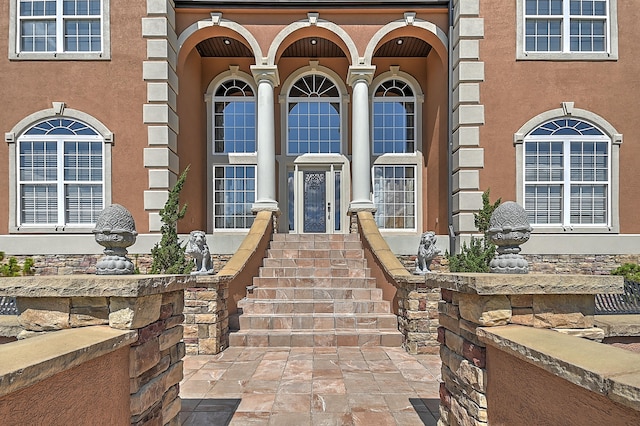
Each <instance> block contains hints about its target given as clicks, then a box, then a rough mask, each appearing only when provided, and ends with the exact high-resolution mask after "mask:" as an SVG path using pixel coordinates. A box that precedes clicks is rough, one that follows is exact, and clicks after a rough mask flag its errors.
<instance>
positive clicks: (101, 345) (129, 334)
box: [0, 326, 137, 397]
mask: <svg viewBox="0 0 640 426" xmlns="http://www.w3.org/2000/svg"><path fill="white" fill-rule="evenodd" d="M136 338H137V333H136V332H134V331H122V330H115V329H113V328H110V327H107V326H94V327H83V328H74V329H70V330H61V331H57V332H55V333H47V334H44V335H41V336H36V337H32V338H30V339H26V340H20V341H17V342H12V343H7V344H5V345H2V350H1V351H0V397H2V396H4V395H7V394H10V393H12V392H15V391H17V390H20V389H23V388H25V387H27V386H31V385H33V384H36V383H38V382H40V381H42V380H44V379H47V378H49V377H51V376H53V375H54V374H57V373H60V372H62V371H66V370H69V369H71V368H73V367H76V366H78V365H80V364H83V363H85V362H87V361H90V360H92V359H95V358H98V357H100V356H103V355H106V354H108V353H111V352H113V351H115V350H117V349H120V348H122V347H124V346H127V345H130V344H131V343H133V342H135V340H136Z"/></svg>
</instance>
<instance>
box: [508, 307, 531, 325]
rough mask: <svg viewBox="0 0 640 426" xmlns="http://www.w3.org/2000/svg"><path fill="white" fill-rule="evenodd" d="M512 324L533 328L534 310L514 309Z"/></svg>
mask: <svg viewBox="0 0 640 426" xmlns="http://www.w3.org/2000/svg"><path fill="white" fill-rule="evenodd" d="M509 322H510V323H511V324H519V325H525V326H527V327H533V322H534V321H533V308H512V311H511V320H509Z"/></svg>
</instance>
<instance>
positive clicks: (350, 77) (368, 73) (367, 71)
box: [347, 65, 376, 86]
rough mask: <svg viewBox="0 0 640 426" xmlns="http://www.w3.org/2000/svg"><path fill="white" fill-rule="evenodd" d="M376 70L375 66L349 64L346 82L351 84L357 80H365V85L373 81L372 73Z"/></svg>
mask: <svg viewBox="0 0 640 426" xmlns="http://www.w3.org/2000/svg"><path fill="white" fill-rule="evenodd" d="M375 72H376V67H375V66H366V65H361V66H350V67H349V73H348V74H347V82H348V83H349V86H353V85H354V84H355V83H356V82H357V81H358V80H365V81H366V82H367V85H369V84H371V82H372V81H373V75H374V74H375Z"/></svg>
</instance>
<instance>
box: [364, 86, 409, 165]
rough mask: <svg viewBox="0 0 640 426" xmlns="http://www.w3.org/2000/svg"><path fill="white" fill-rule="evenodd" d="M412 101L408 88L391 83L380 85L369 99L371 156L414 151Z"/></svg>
mask: <svg viewBox="0 0 640 426" xmlns="http://www.w3.org/2000/svg"><path fill="white" fill-rule="evenodd" d="M415 112H416V100H415V97H414V96H413V90H412V89H411V86H409V85H408V84H407V83H405V82H404V81H402V80H398V79H391V80H387V81H385V82H383V83H382V84H380V85H379V86H378V87H377V88H376V91H375V93H374V97H373V153H374V155H380V154H389V153H403V154H404V153H410V152H414V151H415V140H416V126H415Z"/></svg>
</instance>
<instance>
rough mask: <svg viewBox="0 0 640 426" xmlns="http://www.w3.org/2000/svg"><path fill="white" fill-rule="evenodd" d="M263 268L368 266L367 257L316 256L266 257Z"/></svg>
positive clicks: (351, 267) (353, 267) (352, 267)
mask: <svg viewBox="0 0 640 426" xmlns="http://www.w3.org/2000/svg"><path fill="white" fill-rule="evenodd" d="M262 267H263V268H300V267H309V268H312V267H313V268H350V269H356V268H366V269H369V268H368V266H367V260H366V259H345V258H338V259H316V258H308V259H291V258H288V259H279V258H272V257H266V258H264V260H263V265H262Z"/></svg>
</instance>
